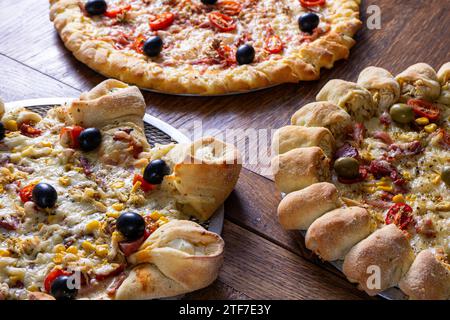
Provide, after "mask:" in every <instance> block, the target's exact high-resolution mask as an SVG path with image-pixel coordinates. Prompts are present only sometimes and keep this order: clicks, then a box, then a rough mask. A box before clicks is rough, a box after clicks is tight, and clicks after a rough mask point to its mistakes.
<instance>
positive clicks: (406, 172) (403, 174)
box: [402, 170, 411, 180]
mask: <svg viewBox="0 0 450 320" xmlns="http://www.w3.org/2000/svg"><path fill="white" fill-rule="evenodd" d="M402 176H403V178H405V179H407V180H410V179H411V173H409V171H406V170H405V171H403V172H402Z"/></svg>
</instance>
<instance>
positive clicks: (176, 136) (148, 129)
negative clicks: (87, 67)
mask: <svg viewBox="0 0 450 320" xmlns="http://www.w3.org/2000/svg"><path fill="white" fill-rule="evenodd" d="M72 100H74V99H73V98H43V99H30V100H20V101H14V102H9V103H6V107H10V108H13V107H25V108H28V109H30V110H33V111H35V112H37V113H40V114H41V115H45V114H46V113H47V111H48V110H49V109H50V108H52V107H54V106H58V105H63V104H65V103H69V102H71V101H72ZM144 127H145V136H146V137H147V140H148V142H149V143H150V145H151V146H154V145H155V144H156V143H160V144H168V143H172V142H175V143H189V142H191V140H190V139H189V138H188V137H186V136H185V135H184V134H183V133H181V132H180V131H179V130H177V129H175V128H174V127H172V126H171V125H169V124H168V123H166V122H164V121H162V120H160V119H158V118H155V117H153V116H151V115H149V114H146V115H145V116H144ZM193 220H194V221H195V222H197V223H200V222H199V221H196V220H195V219H193ZM223 220H224V206H223V205H222V206H220V207H219V209H217V211H216V212H215V213H214V215H213V216H212V217H211V218H210V219H209V220H208V221H206V222H203V223H200V224H201V225H202V226H203V227H205V228H206V229H208V230H209V231H211V232H214V233H217V234H221V233H222V228H223Z"/></svg>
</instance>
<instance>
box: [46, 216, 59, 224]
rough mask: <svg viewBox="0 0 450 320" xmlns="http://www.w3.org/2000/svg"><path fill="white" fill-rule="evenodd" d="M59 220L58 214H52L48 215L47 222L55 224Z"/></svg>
mask: <svg viewBox="0 0 450 320" xmlns="http://www.w3.org/2000/svg"><path fill="white" fill-rule="evenodd" d="M57 221H58V216H56V215H52V216H48V217H47V222H48V223H49V224H54V223H56V222H57Z"/></svg>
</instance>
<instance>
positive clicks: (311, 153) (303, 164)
mask: <svg viewBox="0 0 450 320" xmlns="http://www.w3.org/2000/svg"><path fill="white" fill-rule="evenodd" d="M271 167H272V172H273V174H274V180H275V184H276V185H277V187H278V189H279V190H280V191H281V192H285V193H290V192H292V191H296V190H300V189H303V188H306V187H307V186H310V185H312V184H314V183H317V182H321V181H327V180H329V177H330V160H329V159H328V157H327V156H326V155H325V153H324V152H323V151H322V149H320V148H319V147H309V148H297V149H293V150H291V151H288V152H286V153H284V154H281V155H278V156H276V157H275V158H273V159H272V163H271Z"/></svg>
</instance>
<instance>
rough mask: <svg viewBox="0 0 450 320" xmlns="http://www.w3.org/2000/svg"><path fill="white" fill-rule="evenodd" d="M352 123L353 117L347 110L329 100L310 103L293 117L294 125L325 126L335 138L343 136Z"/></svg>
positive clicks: (292, 122)
mask: <svg viewBox="0 0 450 320" xmlns="http://www.w3.org/2000/svg"><path fill="white" fill-rule="evenodd" d="M352 123H353V120H352V117H351V116H350V115H349V114H348V113H347V112H346V111H345V110H343V109H341V108H339V107H338V106H336V105H335V104H333V103H331V102H327V101H319V102H312V103H308V104H307V105H305V106H303V107H302V108H301V109H299V110H298V111H297V112H295V113H294V115H293V116H292V118H291V124H293V125H297V126H305V127H325V128H327V129H328V130H330V131H331V133H332V134H333V136H334V137H335V138H339V137H341V136H343V135H344V134H345V132H346V131H347V128H349V127H351V126H352Z"/></svg>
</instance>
